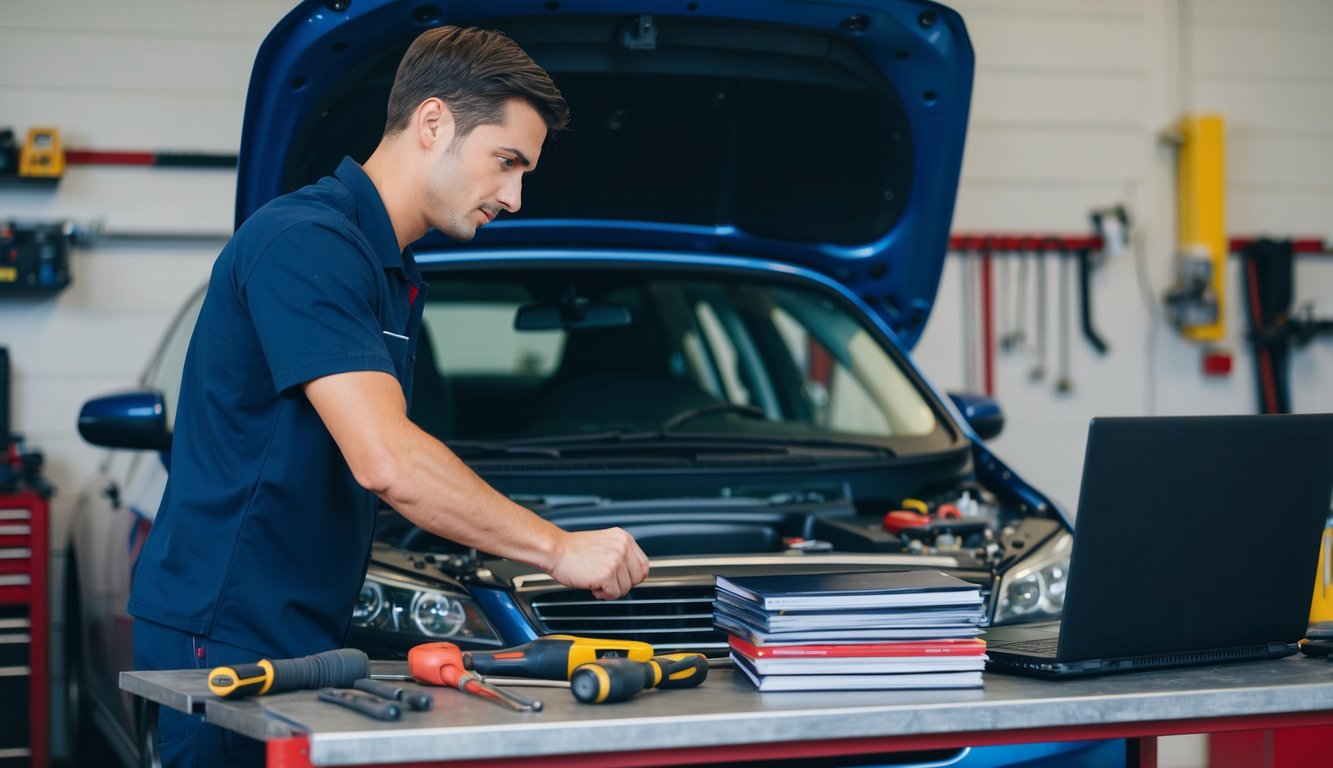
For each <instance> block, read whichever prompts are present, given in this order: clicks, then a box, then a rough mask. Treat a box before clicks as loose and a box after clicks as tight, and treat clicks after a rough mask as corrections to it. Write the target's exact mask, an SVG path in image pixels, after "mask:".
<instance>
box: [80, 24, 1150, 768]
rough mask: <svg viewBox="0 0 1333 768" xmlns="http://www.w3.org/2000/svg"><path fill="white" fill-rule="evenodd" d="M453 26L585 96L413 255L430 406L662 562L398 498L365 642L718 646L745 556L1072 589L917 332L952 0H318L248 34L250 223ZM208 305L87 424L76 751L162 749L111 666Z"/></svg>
mask: <svg viewBox="0 0 1333 768" xmlns="http://www.w3.org/2000/svg"><path fill="white" fill-rule="evenodd" d="M440 24H461V25H475V26H484V27H491V28H496V29H499V30H502V31H504V32H505V33H506V34H508V35H509V36H511V37H512V38H514V39H515V40H516V41H517V42H518V43H519V44H520V45H521V46H522V47H523V48H524V49H525V50H527V51H528V52H529V53H530V54H531V55H532V56H533V58H534V59H536V61H537V62H538V63H539V64H541V65H542V66H543V67H545V68H546V69H547V70H548V71H549V72H550V73H551V75H552V77H553V78H554V80H555V82H556V84H557V85H558V86H559V87H560V88H561V90H562V91H563V93H564V94H565V97H566V98H567V100H568V101H569V104H570V107H571V109H572V113H573V122H572V126H571V130H570V131H569V132H568V133H566V134H563V135H560V136H558V137H556V138H555V139H554V140H552V141H549V142H548V145H547V147H546V148H545V150H544V151H543V154H542V161H541V168H540V169H539V170H538V171H537V172H535V173H533V174H532V175H531V176H529V177H528V178H527V185H526V189H525V190H524V192H525V194H524V205H523V207H522V209H521V210H520V211H519V212H517V213H516V214H514V215H512V216H510V217H508V218H503V219H501V220H499V221H496V222H495V223H493V224H491V225H489V226H487V227H486V228H485V229H484V230H482V231H480V232H479V233H478V235H477V237H476V239H475V240H473V241H472V242H469V243H466V244H459V243H455V242H453V241H450V240H448V239H446V238H444V237H442V236H439V235H436V234H434V233H432V234H431V235H428V236H427V237H426V238H424V239H423V240H422V241H421V242H419V243H417V244H416V245H415V246H414V248H415V252H416V254H417V260H418V263H419V265H420V267H421V271H422V273H423V275H424V276H425V277H426V279H427V280H428V281H429V282H430V283H431V290H430V292H429V302H428V304H427V306H426V308H425V320H424V331H423V338H422V342H421V346H420V348H419V349H418V351H417V355H416V365H417V370H416V373H415V377H416V378H415V382H416V383H415V393H414V399H413V402H412V406H411V416H412V418H413V420H414V421H416V423H417V424H419V425H420V426H421V427H422V428H423V429H425V430H426V431H428V432H430V433H431V434H434V435H436V436H438V437H439V438H440V439H441V440H443V441H445V442H446V443H447V444H448V445H449V446H450V447H451V448H452V449H453V450H454V451H455V452H456V453H457V454H458V455H459V456H460V457H461V458H462V459H463V460H464V461H466V462H467V463H468V464H469V465H470V466H471V467H472V468H473V469H474V470H476V471H477V472H478V473H479V474H480V475H481V476H482V477H483V478H485V479H486V480H487V481H488V482H490V483H491V484H492V485H494V486H495V487H496V488H498V489H499V490H501V491H502V492H504V493H506V494H507V495H508V496H510V497H511V498H513V499H514V500H516V501H518V502H519V503H521V504H523V505H525V506H527V507H528V508H530V509H532V510H533V511H535V512H537V513H538V514H540V515H542V516H543V517H546V518H548V519H550V520H552V521H553V522H555V523H557V524H559V525H560V526H562V527H565V528H567V529H571V530H577V529H591V528H602V527H606V526H608V525H618V526H621V527H623V528H625V529H626V530H628V531H630V532H631V533H632V534H634V536H635V537H636V538H637V539H638V541H639V543H640V545H641V546H642V547H643V549H644V550H645V552H647V553H648V555H649V556H650V557H651V559H652V567H651V575H650V576H649V578H648V579H647V580H646V581H644V582H643V583H642V584H640V585H638V586H637V587H635V588H634V589H633V590H632V591H631V592H630V594H629V596H628V597H626V598H624V599H621V600H616V601H600V600H595V599H593V598H592V596H591V595H590V594H589V593H586V592H581V591H578V590H571V589H569V588H566V587H564V586H562V585H561V584H559V583H557V582H555V581H554V580H552V579H551V578H550V577H548V576H547V575H545V574H543V573H540V572H535V571H534V570H533V569H531V568H530V567H528V566H526V565H523V564H520V563H515V562H511V561H507V560H503V559H500V558H497V557H495V556H493V555H491V554H489V553H487V552H484V551H479V550H476V549H469V548H465V547H461V546H458V545H457V544H455V543H453V542H451V541H447V540H444V539H441V538H439V537H436V536H434V535H432V534H430V533H428V532H426V531H424V530H422V529H420V528H417V527H415V526H414V525H413V524H411V523H410V522H409V521H407V520H406V519H405V518H403V517H401V516H400V515H398V514H397V513H396V512H394V511H393V510H391V509H387V508H386V509H384V510H382V512H381V517H380V520H379V524H378V526H377V533H376V539H377V543H376V544H375V547H374V551H373V556H372V563H371V565H370V568H369V571H368V573H367V574H366V579H365V583H364V586H363V588H362V591H361V594H360V598H359V600H358V602H357V605H356V609H355V613H354V616H353V617H352V620H353V634H352V638H351V642H352V644H353V645H355V646H357V647H360V648H363V649H365V650H366V651H368V652H369V653H371V655H372V656H373V657H376V658H403V657H405V655H406V652H407V650H408V649H409V648H411V647H412V646H414V645H417V644H419V643H423V642H428V641H434V640H448V641H451V642H455V643H457V644H459V645H460V646H463V647H465V648H498V647H504V646H509V645H516V644H520V643H523V642H526V641H527V640H530V639H532V638H534V637H536V636H538V635H542V634H548V633H569V634H579V635H586V636H593V637H616V638H625V639H633V640H643V641H647V642H650V643H652V644H653V645H654V646H656V647H657V648H658V649H659V650H660V651H662V652H671V651H678V650H695V651H702V652H704V653H707V654H709V655H711V656H718V657H721V656H725V653H726V651H725V645H726V643H725V639H724V636H723V635H722V634H720V633H719V632H718V631H717V630H716V629H714V628H713V626H712V621H711V602H712V600H713V597H714V587H713V581H714V576H715V575H716V574H719V573H722V574H750V573H773V572H802V571H811V572H814V571H846V570H856V569H884V568H904V567H905V568H930V569H935V570H941V571H945V572H947V573H950V574H953V575H955V576H958V577H960V578H963V579H967V580H969V581H972V582H975V583H977V584H979V585H980V586H981V589H982V593H983V595H984V596H985V601H986V613H987V621H988V622H989V623H990V624H992V625H998V624H1007V623H1016V622H1026V621H1034V620H1039V619H1050V618H1053V617H1056V616H1058V615H1059V614H1060V611H1061V608H1062V601H1063V595H1064V585H1065V574H1066V570H1067V563H1068V559H1069V551H1070V544H1071V541H1072V539H1071V536H1070V529H1071V526H1070V522H1069V520H1068V518H1067V516H1066V515H1065V514H1064V513H1063V512H1062V511H1061V510H1060V509H1059V508H1057V507H1056V506H1055V505H1054V504H1052V503H1051V502H1050V501H1049V500H1048V499H1047V498H1046V497H1045V496H1044V495H1042V493H1040V492H1039V491H1038V490H1036V489H1034V488H1032V487H1030V486H1028V485H1027V484H1025V483H1024V482H1023V481H1022V480H1021V479H1020V478H1019V477H1018V476H1017V475H1015V474H1014V473H1013V472H1012V471H1010V470H1009V469H1008V468H1007V467H1006V466H1005V465H1004V464H1003V462H1002V461H1001V460H1000V459H999V458H998V457H996V456H995V455H993V454H992V453H991V452H990V451H989V450H988V449H987V448H986V446H985V444H984V442H983V441H984V440H985V439H987V438H989V437H992V436H994V435H995V434H997V433H998V432H999V430H1000V429H1001V427H1002V425H1003V417H1002V415H1001V413H1000V411H999V409H998V407H997V406H996V405H995V403H993V402H991V401H989V400H986V399H984V398H977V397H969V396H965V395H949V396H946V395H944V394H942V393H941V392H939V391H937V390H936V389H935V388H934V387H933V386H932V385H931V384H930V382H929V381H927V379H926V378H925V377H924V376H923V374H922V373H921V371H919V370H918V369H917V367H916V366H915V364H914V363H913V362H912V359H911V357H910V354H909V353H910V350H911V347H912V345H913V344H914V343H915V342H916V340H917V338H918V337H919V336H920V334H921V331H922V328H923V327H924V325H925V322H926V319H927V317H928V315H929V313H930V309H931V307H932V305H933V303H934V299H935V293H936V290H937V288H938V284H939V280H940V273H941V270H942V268H943V264H944V257H945V251H946V244H947V237H948V231H949V224H950V218H951V215H952V209H953V204H954V197H955V194H956V191H957V185H958V177H959V167H960V164H961V159H962V152H963V141H964V136H965V132H966V124H967V112H968V104H969V100H970V97H971V86H972V70H973V55H972V48H971V44H970V42H969V40H968V35H967V31H966V29H965V27H964V25H963V22H962V19H961V18H960V17H959V16H958V15H957V14H956V13H955V12H953V11H951V10H949V9H947V8H945V7H943V6H939V5H936V4H933V3H929V2H920V1H918V0H848V1H847V2H839V3H831V2H830V3H824V2H810V1H809V0H728V2H726V3H718V2H711V3H710V2H684V1H683V0H682V1H679V2H678V1H675V0H673V1H672V2H665V1H658V0H560V1H559V2H555V1H551V2H536V1H525V2H497V1H496V0H457V1H455V2H450V3H447V4H439V5H433V4H422V3H419V2H401V1H400V0H356V1H355V2H350V3H349V2H348V1H347V0H319V1H315V0H309V1H307V2H303V3H301V4H300V5H299V6H298V7H297V8H296V9H295V10H293V11H292V12H291V13H290V14H289V15H288V16H287V17H286V18H284V19H283V20H282V21H281V22H279V24H278V26H277V27H276V28H275V29H274V30H273V31H272V33H271V34H270V35H269V37H268V38H267V40H266V41H265V42H264V44H263V46H262V48H261V49H260V51H259V54H258V57H257V59H256V61H255V67H254V72H253V76H252V79H251V85H250V91H249V96H248V100H247V104H246V113H245V124H244V133H243V137H242V142H241V153H240V168H239V185H238V192H237V209H236V220H237V223H238V224H239V223H240V222H241V221H243V220H245V218H246V217H247V216H248V215H250V214H251V213H252V212H254V211H255V210H256V209H258V208H259V207H260V206H261V205H263V204H264V203H265V202H267V201H269V200H270V199H272V198H273V197H275V196H277V195H280V194H283V193H285V192H288V191H291V190H293V189H296V188H298V187H301V186H302V185H305V184H308V183H310V182H313V181H315V180H317V179H318V178H320V177H321V176H324V175H327V174H329V173H331V172H332V171H333V170H334V168H335V167H336V166H337V164H338V162H339V161H340V160H341V158H342V157H343V156H344V155H350V156H351V157H353V158H354V159H357V160H364V159H365V158H366V157H367V156H368V155H369V153H370V151H371V150H372V149H373V148H374V146H375V145H376V143H377V142H378V140H379V137H380V133H381V131H382V129H383V122H384V104H385V101H386V97H387V94H388V91H389V87H390V84H391V82H392V80H393V74H394V70H395V67H396V65H397V63H398V61H399V59H400V57H401V55H402V53H403V51H404V50H405V49H406V47H407V45H408V43H409V42H410V41H411V40H412V39H413V38H414V37H415V36H416V35H417V34H419V33H420V32H421V31H422V30H423V29H426V28H429V27H432V26H436V25H440ZM202 300H203V292H202V289H201V291H200V292H199V293H198V294H196V295H195V296H194V297H193V298H191V299H190V300H189V301H188V302H187V303H186V305H185V307H184V308H183V309H182V311H181V313H180V315H179V316H178V317H177V319H176V320H175V322H173V323H172V325H171V327H170V329H169V330H168V332H167V336H166V338H165V339H164V341H163V343H162V345H161V346H160V348H159V351H158V353H157V354H156V355H155V357H154V359H153V360H152V361H151V363H150V364H149V366H148V367H147V369H146V371H145V374H144V376H143V377H142V379H141V380H140V382H139V384H138V387H137V388H136V389H134V390H128V391H124V392H119V393H116V394H112V395H108V396H106V397H102V398H98V399H95V400H92V401H90V402H89V403H87V404H86V405H85V407H84V409H83V412H82V414H81V417H80V431H81V434H82V435H83V436H84V438H85V439H87V440H89V441H90V442H93V443H95V444H98V445H101V446H105V447H107V448H110V449H114V450H111V451H109V452H108V454H107V457H106V460H105V462H104V464H103V467H102V472H101V474H100V475H99V476H98V477H96V478H94V479H93V480H91V481H90V482H89V483H88V485H87V486H86V487H85V489H84V491H83V492H82V494H81V496H80V499H79V502H78V505H77V509H76V512H75V517H74V521H73V523H72V525H71V529H70V540H69V550H68V551H69V556H68V568H69V572H68V573H67V579H66V584H67V585H68V586H67V594H66V599H65V611H66V616H65V622H66V628H67V629H66V635H67V639H66V648H65V649H64V652H65V655H66V659H67V668H68V673H67V677H68V696H67V697H66V699H67V706H68V715H69V721H70V724H71V729H72V731H73V732H74V736H75V738H74V742H75V743H76V744H77V745H87V744H88V743H89V738H88V737H89V735H90V734H93V733H94V732H96V733H100V735H101V736H103V737H104V738H105V739H106V740H107V741H108V742H109V743H110V746H111V748H112V749H113V750H114V752H115V753H116V754H117V755H118V756H119V757H120V758H121V759H122V760H123V761H125V762H126V763H127V764H133V763H135V762H138V761H139V760H141V759H142V760H146V761H149V762H151V758H152V757H153V750H151V749H148V748H145V749H141V748H140V746H141V745H143V744H148V743H151V741H149V740H151V739H152V734H151V732H150V730H149V729H147V728H144V727H142V726H143V725H144V720H145V717H144V713H143V712H141V711H140V710H139V708H138V706H137V705H136V703H135V701H134V700H133V699H132V698H130V697H128V696H126V695H124V694H122V693H121V692H120V691H119V690H118V686H117V674H118V672H119V671H120V670H124V669H129V668H130V667H131V665H132V651H131V627H132V622H131V619H130V617H129V616H128V614H127V613H126V605H125V604H126V596H127V594H128V591H129V584H130V579H131V577H132V573H133V565H134V561H135V558H136V557H137V554H138V552H139V548H140V547H141V546H142V543H143V540H144V537H145V536H146V534H147V531H148V529H149V527H150V526H151V524H152V519H153V517H154V515H155V513H156V510H157V505H158V502H159V500H160V497H161V494H162V490H163V487H164V484H165V480H166V475H167V471H168V467H169V463H170V448H171V419H172V417H173V414H174V412H175V405H176V398H177V395H178V393H179V388H180V369H181V363H182V360H183V357H184V352H185V348H186V345H187V343H188V341H189V338H190V334H191V331H192V328H193V324H194V320H195V318H196V316H197V313H198V311H199V306H200V303H201V302H202ZM922 509H924V510H926V511H928V512H930V513H931V514H932V517H930V518H929V524H928V525H925V526H924V527H923V526H921V525H920V524H919V523H921V522H923V519H921V518H913V517H911V516H912V515H914V514H918V511H919V510H922ZM946 510H947V514H946V513H945V511H946ZM891 513H892V514H891ZM905 523H911V524H906V525H905ZM102 759H103V760H104V759H105V756H104V755H103V756H102ZM1123 760H1124V746H1123V744H1122V743H1121V742H1096V743H1067V744H1049V745H1032V746H1025V747H1004V748H999V747H991V748H984V749H975V750H960V751H958V752H956V753H948V754H941V753H930V754H922V755H918V756H906V757H903V756H899V758H897V759H896V761H895V763H894V764H920V765H945V764H949V765H960V766H970V767H971V768H980V767H982V766H1000V765H1010V766H1014V765H1020V764H1021V765H1034V766H1035V765H1052V766H1054V765H1061V766H1069V765H1102V764H1105V761H1111V762H1112V763H1115V762H1120V763H1123ZM903 761H906V762H903ZM914 761H915V762H914Z"/></svg>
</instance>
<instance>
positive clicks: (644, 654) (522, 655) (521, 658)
mask: <svg viewBox="0 0 1333 768" xmlns="http://www.w3.org/2000/svg"><path fill="white" fill-rule="evenodd" d="M652 657H653V647H652V646H651V645H649V644H648V643H641V642H639V641H637V640H604V639H601V638H594V637H578V636H576V635H543V636H542V637H539V638H537V639H536V640H533V641H532V642H530V643H525V644H523V645H520V646H516V647H514V648H506V649H504V650H502V651H464V652H463V666H464V667H465V668H467V669H470V670H473V671H475V672H480V673H481V674H483V675H500V676H506V677H535V678H538V679H542V680H568V679H570V676H571V675H573V674H574V670H575V669H576V668H577V667H578V666H579V665H580V664H587V663H588V662H590V661H596V660H597V659H613V658H627V659H634V660H635V661H648V660H649V659H651V658H652Z"/></svg>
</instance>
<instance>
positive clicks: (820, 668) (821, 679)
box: [713, 570, 986, 691]
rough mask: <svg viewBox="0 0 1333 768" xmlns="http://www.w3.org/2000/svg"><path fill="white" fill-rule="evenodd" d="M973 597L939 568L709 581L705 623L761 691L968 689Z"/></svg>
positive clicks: (975, 658) (975, 683) (972, 684)
mask: <svg viewBox="0 0 1333 768" xmlns="http://www.w3.org/2000/svg"><path fill="white" fill-rule="evenodd" d="M982 618H983V614H982V607H981V590H980V588H979V587H977V585H975V584H969V583H968V582H966V581H963V580H961V579H957V578H954V577H953V576H949V575H947V574H944V573H940V572H939V571H923V570H900V571H873V572H872V571H867V572H858V573H823V574H802V575H794V576H733V577H726V576H718V577H717V600H716V601H715V602H714V603H713V624H714V626H716V627H717V628H718V629H721V630H722V631H724V632H726V633H727V634H728V635H730V639H729V642H730V645H731V659H732V661H734V662H735V663H736V666H737V667H738V668H739V669H740V670H741V671H742V672H743V673H744V674H745V675H746V676H747V677H748V678H749V679H750V682H752V683H754V685H755V687H756V688H758V689H759V690H761V691H809V690H851V689H861V690H866V689H890V688H977V687H980V686H981V671H982V669H983V668H984V666H985V664H986V644H985V642H984V641H982V640H981V639H980V638H979V637H977V636H978V635H979V634H981V628H980V625H981V622H982Z"/></svg>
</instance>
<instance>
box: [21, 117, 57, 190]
mask: <svg viewBox="0 0 1333 768" xmlns="http://www.w3.org/2000/svg"><path fill="white" fill-rule="evenodd" d="M64 172H65V151H64V150H63V149H61V148H60V131H57V130H56V129H55V128H29V129H28V140H27V141H25V142H24V143H23V149H21V150H20V151H19V176H25V177H28V178H32V179H58V178H60V175H61V174H63V173H64Z"/></svg>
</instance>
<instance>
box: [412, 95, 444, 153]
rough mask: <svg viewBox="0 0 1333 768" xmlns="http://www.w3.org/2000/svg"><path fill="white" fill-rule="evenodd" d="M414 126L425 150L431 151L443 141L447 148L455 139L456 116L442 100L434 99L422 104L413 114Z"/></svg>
mask: <svg viewBox="0 0 1333 768" xmlns="http://www.w3.org/2000/svg"><path fill="white" fill-rule="evenodd" d="M412 125H413V126H414V127H415V128H416V132H417V138H418V140H419V141H420V142H421V146H422V147H423V148H425V149H431V148H432V147H434V146H435V145H436V144H437V143H438V142H441V141H443V142H444V144H443V145H442V146H445V147H447V146H449V143H450V142H451V141H453V139H454V114H453V112H450V111H449V106H448V105H447V104H445V103H444V102H443V101H441V100H440V99H437V98H434V97H432V98H429V99H426V100H425V101H423V102H421V104H420V105H418V106H417V111H416V112H415V113H414V114H413V120H412Z"/></svg>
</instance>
